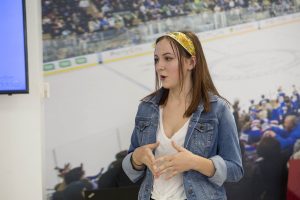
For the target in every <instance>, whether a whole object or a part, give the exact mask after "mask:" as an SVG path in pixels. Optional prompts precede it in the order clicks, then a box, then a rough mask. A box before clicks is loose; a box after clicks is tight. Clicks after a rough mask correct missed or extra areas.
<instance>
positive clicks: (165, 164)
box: [155, 141, 195, 179]
mask: <svg viewBox="0 0 300 200" xmlns="http://www.w3.org/2000/svg"><path fill="white" fill-rule="evenodd" d="M172 146H173V147H174V148H175V149H176V150H177V153H176V154H173V155H167V156H162V157H160V158H158V159H156V161H155V164H156V166H159V167H158V169H157V172H158V176H160V175H162V174H164V173H167V177H166V179H171V178H172V177H174V176H176V175H177V174H179V173H182V172H184V171H188V170H191V169H193V167H194V163H193V160H194V157H195V154H193V153H192V152H190V151H188V150H187V149H185V148H183V147H181V146H179V145H177V144H176V143H175V142H174V141H172ZM160 163H162V164H160ZM159 164H160V165H159Z"/></svg>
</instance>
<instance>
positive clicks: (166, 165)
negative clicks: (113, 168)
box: [123, 31, 243, 200]
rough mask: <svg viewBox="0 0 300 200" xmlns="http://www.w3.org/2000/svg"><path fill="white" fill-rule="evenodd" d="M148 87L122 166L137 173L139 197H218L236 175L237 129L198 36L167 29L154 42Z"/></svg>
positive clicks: (179, 199) (239, 163)
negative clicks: (153, 86)
mask: <svg viewBox="0 0 300 200" xmlns="http://www.w3.org/2000/svg"><path fill="white" fill-rule="evenodd" d="M154 62H155V70H156V91H155V92H154V93H152V94H150V95H148V96H147V97H145V98H144V99H143V100H142V102H141V103H140V105H139V108H138V111H137V114H136V118H135V128H134V130H133V133H132V137H131V145H130V149H129V151H128V155H127V156H126V157H125V159H124V160H123V169H124V171H125V173H126V174H127V176H128V177H129V178H130V179H131V180H132V181H133V182H135V181H138V180H139V179H141V178H142V177H144V180H143V183H142V185H141V188H140V192H139V200H150V199H155V200H184V199H188V200H202V199H203V200H208V199H226V193H225V190H224V187H223V183H224V182H225V181H238V180H240V179H241V178H242V176H243V167H242V161H241V153H240V148H239V142H238V133H237V130H236V125H235V122H234V118H233V115H232V113H231V111H230V109H229V106H228V103H227V101H226V100H225V99H224V98H222V97H221V96H220V95H219V93H218V91H217V90H216V88H215V86H214V84H213V82H212V79H211V76H210V74H209V71H208V67H207V64H206V60H205V57H204V53H203V50H202V46H201V44H200V41H199V39H198V37H197V36H196V35H195V34H194V33H192V32H187V31H182V32H172V33H168V34H166V35H163V36H161V37H159V38H158V39H157V40H156V42H155V51H154Z"/></svg>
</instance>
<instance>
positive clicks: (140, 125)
mask: <svg viewBox="0 0 300 200" xmlns="http://www.w3.org/2000/svg"><path fill="white" fill-rule="evenodd" d="M150 125H151V121H150V119H144V118H143V119H139V120H137V123H136V129H137V136H138V141H139V145H140V146H142V145H145V144H148V143H149V136H150V134H151V126H150Z"/></svg>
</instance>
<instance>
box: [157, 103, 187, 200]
mask: <svg viewBox="0 0 300 200" xmlns="http://www.w3.org/2000/svg"><path fill="white" fill-rule="evenodd" d="M159 114H160V116H159V126H158V129H157V133H156V134H157V141H159V142H160V144H159V146H158V147H157V148H156V150H155V158H159V157H161V156H164V155H171V154H175V153H177V150H176V149H174V147H173V146H172V143H171V142H172V140H173V141H174V142H175V143H176V144H177V145H179V146H183V144H184V139H185V136H186V133H187V130H188V125H189V121H190V118H189V119H188V120H187V122H186V123H185V124H184V125H183V126H182V127H181V128H180V129H179V130H178V131H177V132H176V133H174V135H173V136H172V137H171V138H168V137H167V136H166V134H165V132H164V127H163V121H162V108H161V107H160V108H159ZM166 177H167V174H162V175H161V176H160V177H159V178H157V179H154V184H153V191H152V196H151V198H152V199H155V200H184V199H186V195H185V192H184V187H183V177H182V173H180V174H178V175H176V176H174V177H173V178H171V179H169V180H165V178H166Z"/></svg>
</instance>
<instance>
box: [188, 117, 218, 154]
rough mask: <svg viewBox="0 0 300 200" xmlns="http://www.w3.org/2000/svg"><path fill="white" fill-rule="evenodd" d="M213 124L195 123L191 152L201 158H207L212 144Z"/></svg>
mask: <svg viewBox="0 0 300 200" xmlns="http://www.w3.org/2000/svg"><path fill="white" fill-rule="evenodd" d="M214 129H215V127H214V123H213V121H212V122H197V124H196V126H195V129H194V131H193V135H192V138H191V139H192V140H191V150H192V151H193V152H194V153H196V154H198V155H201V156H205V157H206V156H207V155H208V152H209V150H210V148H211V146H212V144H213V138H214Z"/></svg>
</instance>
